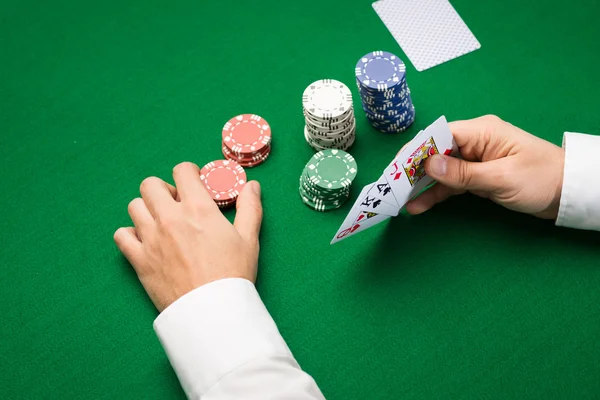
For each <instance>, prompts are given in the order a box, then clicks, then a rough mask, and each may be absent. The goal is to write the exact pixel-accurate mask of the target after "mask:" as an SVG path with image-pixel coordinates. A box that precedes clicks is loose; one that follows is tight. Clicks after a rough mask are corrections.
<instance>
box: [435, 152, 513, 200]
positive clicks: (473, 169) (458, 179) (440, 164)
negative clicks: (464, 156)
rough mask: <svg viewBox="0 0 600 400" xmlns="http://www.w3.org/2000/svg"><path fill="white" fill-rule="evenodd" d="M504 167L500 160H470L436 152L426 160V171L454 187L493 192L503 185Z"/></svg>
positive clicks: (437, 179) (441, 181)
mask: <svg viewBox="0 0 600 400" xmlns="http://www.w3.org/2000/svg"><path fill="white" fill-rule="evenodd" d="M503 171H504V167H503V165H502V163H501V162H500V161H499V160H496V161H486V162H470V161H465V160H461V159H458V158H455V157H449V156H444V155H441V154H435V155H433V156H431V157H429V158H427V159H426V160H425V172H426V173H427V175H429V176H431V177H432V178H433V179H434V180H436V181H438V182H440V183H442V184H444V185H446V186H448V187H451V188H454V189H464V190H477V191H485V192H491V191H495V190H498V189H500V188H501V187H502V184H503V176H504V173H503Z"/></svg>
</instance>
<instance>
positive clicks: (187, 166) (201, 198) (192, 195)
mask: <svg viewBox="0 0 600 400" xmlns="http://www.w3.org/2000/svg"><path fill="white" fill-rule="evenodd" d="M173 179H174V180H175V185H176V186H177V194H178V195H179V197H180V199H181V201H184V202H190V201H191V202H194V203H195V204H200V205H204V206H206V207H215V206H216V205H215V202H214V201H213V199H212V197H211V196H210V194H209V193H208V191H207V190H206V187H205V186H204V184H203V183H202V181H201V180H200V168H198V166H197V165H196V164H193V163H190V162H184V163H181V164H177V165H176V166H175V168H173Z"/></svg>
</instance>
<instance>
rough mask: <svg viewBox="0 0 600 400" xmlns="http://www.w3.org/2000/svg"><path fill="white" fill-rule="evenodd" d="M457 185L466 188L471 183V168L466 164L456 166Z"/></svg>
mask: <svg viewBox="0 0 600 400" xmlns="http://www.w3.org/2000/svg"><path fill="white" fill-rule="evenodd" d="M458 183H459V185H460V186H461V187H468V186H469V184H470V183H471V167H470V166H469V164H468V163H466V162H461V163H459V165H458Z"/></svg>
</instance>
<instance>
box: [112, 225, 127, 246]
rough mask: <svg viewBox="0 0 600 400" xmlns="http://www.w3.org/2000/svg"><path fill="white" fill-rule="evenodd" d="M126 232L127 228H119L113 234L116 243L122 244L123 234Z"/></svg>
mask: <svg viewBox="0 0 600 400" xmlns="http://www.w3.org/2000/svg"><path fill="white" fill-rule="evenodd" d="M124 233H125V228H119V229H117V230H116V231H115V233H114V234H113V240H114V241H115V243H117V244H120V243H121V241H122V238H123V234H124Z"/></svg>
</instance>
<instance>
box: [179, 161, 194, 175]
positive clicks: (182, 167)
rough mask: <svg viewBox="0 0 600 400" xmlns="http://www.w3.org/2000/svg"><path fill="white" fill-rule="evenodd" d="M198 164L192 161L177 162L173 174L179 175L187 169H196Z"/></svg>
mask: <svg viewBox="0 0 600 400" xmlns="http://www.w3.org/2000/svg"><path fill="white" fill-rule="evenodd" d="M197 169H198V166H197V165H196V164H194V163H192V162H189V161H184V162H182V163H179V164H177V165H176V166H175V167H174V168H173V174H175V175H177V174H180V173H182V172H185V171H196V170H197Z"/></svg>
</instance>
